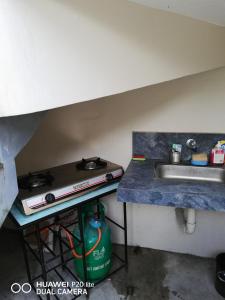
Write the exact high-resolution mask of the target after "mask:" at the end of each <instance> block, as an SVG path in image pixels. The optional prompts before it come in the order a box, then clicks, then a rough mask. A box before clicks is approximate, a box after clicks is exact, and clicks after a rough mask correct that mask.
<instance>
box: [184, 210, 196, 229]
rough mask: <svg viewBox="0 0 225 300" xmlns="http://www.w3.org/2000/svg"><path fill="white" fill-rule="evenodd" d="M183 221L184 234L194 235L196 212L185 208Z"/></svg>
mask: <svg viewBox="0 0 225 300" xmlns="http://www.w3.org/2000/svg"><path fill="white" fill-rule="evenodd" d="M184 221H185V227H184V232H185V233H188V234H192V233H194V232H195V227H196V210H195V209H193V208H185V209H184Z"/></svg>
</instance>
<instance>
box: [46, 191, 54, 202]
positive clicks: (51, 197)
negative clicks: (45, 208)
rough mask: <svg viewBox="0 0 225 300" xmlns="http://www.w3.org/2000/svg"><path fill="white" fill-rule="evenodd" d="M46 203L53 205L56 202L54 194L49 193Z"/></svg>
mask: <svg viewBox="0 0 225 300" xmlns="http://www.w3.org/2000/svg"><path fill="white" fill-rule="evenodd" d="M45 201H46V202H47V203H48V204H50V203H53V202H54V201H55V196H54V195H53V194H51V193H49V194H47V195H46V196H45Z"/></svg>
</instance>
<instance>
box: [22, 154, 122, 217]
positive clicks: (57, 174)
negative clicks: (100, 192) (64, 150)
mask: <svg viewBox="0 0 225 300" xmlns="http://www.w3.org/2000/svg"><path fill="white" fill-rule="evenodd" d="M122 175H123V168H122V167H121V166H119V165H117V164H114V163H112V162H109V161H106V160H103V159H100V158H98V157H94V158H88V159H82V160H81V161H78V162H73V163H69V164H65V165H61V166H57V167H54V168H50V169H46V170H41V171H38V172H34V173H29V174H27V175H22V176H20V177H18V187H19V194H18V196H17V202H16V203H17V204H18V205H19V207H20V208H21V209H22V210H23V212H24V213H25V214H26V215H31V214H33V213H36V212H38V211H41V210H43V209H46V208H49V207H51V206H54V205H57V204H59V203H62V202H65V201H68V200H70V199H74V198H76V197H79V196H81V195H83V194H86V193H88V192H90V191H93V190H95V189H97V188H100V187H102V186H103V185H105V184H108V183H110V182H113V181H118V180H119V179H120V177H121V176H122Z"/></svg>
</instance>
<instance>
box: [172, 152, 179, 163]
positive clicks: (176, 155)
mask: <svg viewBox="0 0 225 300" xmlns="http://www.w3.org/2000/svg"><path fill="white" fill-rule="evenodd" d="M180 161H181V153H180V152H178V151H172V152H171V154H170V162H171V164H179V163H180Z"/></svg>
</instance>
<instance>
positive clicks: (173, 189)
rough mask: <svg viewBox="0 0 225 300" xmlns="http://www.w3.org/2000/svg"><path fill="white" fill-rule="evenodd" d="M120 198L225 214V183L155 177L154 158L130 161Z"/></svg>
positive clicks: (127, 200)
mask: <svg viewBox="0 0 225 300" xmlns="http://www.w3.org/2000/svg"><path fill="white" fill-rule="evenodd" d="M117 197H118V200H119V201H121V202H133V203H143V204H151V205H162V206H172V207H180V208H194V209H197V210H212V211H224V212H225V184H222V183H217V182H203V181H187V180H180V179H179V180H177V179H160V178H155V176H154V160H151V159H147V160H146V161H131V162H130V164H129V166H128V168H127V170H126V173H125V175H124V176H123V178H122V180H121V181H120V184H119V187H118V190H117Z"/></svg>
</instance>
